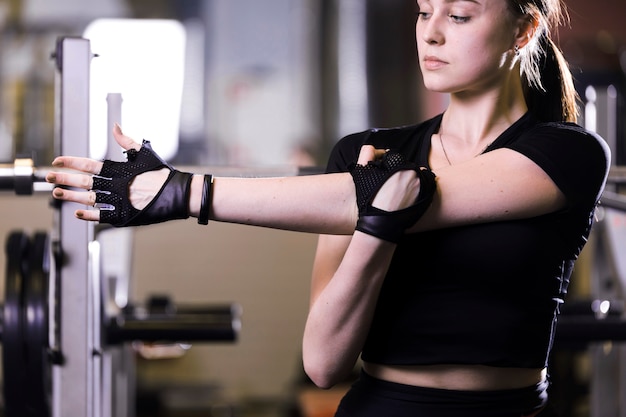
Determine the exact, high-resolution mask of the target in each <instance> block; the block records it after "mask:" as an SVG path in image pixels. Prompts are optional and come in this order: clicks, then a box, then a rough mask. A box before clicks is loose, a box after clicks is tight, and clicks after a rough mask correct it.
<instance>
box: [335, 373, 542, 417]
mask: <svg viewBox="0 0 626 417" xmlns="http://www.w3.org/2000/svg"><path fill="white" fill-rule="evenodd" d="M548 385H549V384H548V382H547V381H542V382H540V383H538V384H536V385H533V386H530V387H525V388H519V389H507V390H497V391H458V390H446V389H439V388H429V387H418V386H413V385H405V384H399V383H395V382H390V381H384V380H380V379H377V378H374V377H372V376H370V375H368V374H367V373H366V372H365V371H361V375H360V377H359V379H358V380H357V381H356V382H355V383H354V384H353V386H352V387H351V389H350V391H349V392H348V393H347V394H346V396H345V397H344V399H343V400H342V402H341V404H340V406H339V411H338V412H337V414H336V417H374V416H381V415H385V416H386V417H392V416H393V417H405V416H407V417H408V416H411V417H419V416H428V417H449V416H454V417H490V416H494V417H495V416H498V417H508V416H510V417H523V416H525V415H533V413H534V412H536V411H537V410H540V409H541V408H543V407H544V406H545V405H546V404H547V400H548V396H547V389H548ZM380 413H383V414H380Z"/></svg>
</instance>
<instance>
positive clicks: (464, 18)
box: [448, 14, 470, 23]
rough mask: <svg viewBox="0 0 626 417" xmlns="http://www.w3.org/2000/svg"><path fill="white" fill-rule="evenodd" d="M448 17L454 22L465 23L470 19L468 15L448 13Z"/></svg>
mask: <svg viewBox="0 0 626 417" xmlns="http://www.w3.org/2000/svg"><path fill="white" fill-rule="evenodd" d="M448 17H449V18H450V19H452V21H454V22H455V23H466V22H469V20H470V18H469V17H468V16H455V15H453V14H449V15H448Z"/></svg>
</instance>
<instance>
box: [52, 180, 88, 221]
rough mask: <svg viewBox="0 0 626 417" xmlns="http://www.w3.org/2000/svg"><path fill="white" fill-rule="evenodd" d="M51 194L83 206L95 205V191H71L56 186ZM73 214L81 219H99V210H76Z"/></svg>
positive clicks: (58, 198) (56, 197)
mask: <svg viewBox="0 0 626 417" xmlns="http://www.w3.org/2000/svg"><path fill="white" fill-rule="evenodd" d="M52 196H53V197H54V198H55V199H57V200H63V201H70V202H73V203H78V204H82V205H85V206H92V207H93V206H95V205H96V193H95V192H94V191H87V192H85V191H72V190H67V189H64V188H58V187H57V188H55V189H54V190H52ZM74 214H75V215H76V217H77V218H79V219H82V220H91V221H99V220H100V210H95V209H94V210H76V211H75V212H74Z"/></svg>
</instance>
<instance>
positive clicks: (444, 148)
mask: <svg viewBox="0 0 626 417" xmlns="http://www.w3.org/2000/svg"><path fill="white" fill-rule="evenodd" d="M439 143H441V149H442V150H443V156H445V157H446V161H448V165H452V162H450V158H448V152H446V147H445V146H443V133H442V132H439Z"/></svg>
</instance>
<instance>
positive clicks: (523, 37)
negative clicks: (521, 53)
mask: <svg viewBox="0 0 626 417" xmlns="http://www.w3.org/2000/svg"><path fill="white" fill-rule="evenodd" d="M538 27H539V15H536V16H535V15H532V14H528V15H526V16H523V17H521V18H520V19H519V20H518V22H517V32H516V35H515V45H516V46H517V47H518V48H519V49H521V48H523V47H525V46H526V45H527V44H528V43H529V42H530V41H531V40H532V39H533V37H534V36H535V34H536V33H537V28H538Z"/></svg>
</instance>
